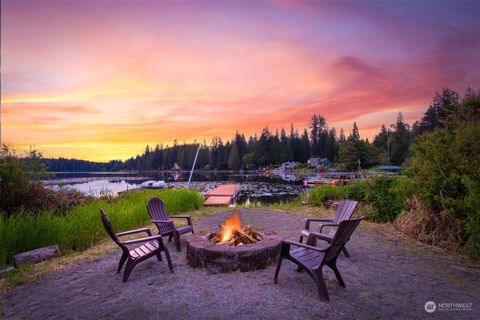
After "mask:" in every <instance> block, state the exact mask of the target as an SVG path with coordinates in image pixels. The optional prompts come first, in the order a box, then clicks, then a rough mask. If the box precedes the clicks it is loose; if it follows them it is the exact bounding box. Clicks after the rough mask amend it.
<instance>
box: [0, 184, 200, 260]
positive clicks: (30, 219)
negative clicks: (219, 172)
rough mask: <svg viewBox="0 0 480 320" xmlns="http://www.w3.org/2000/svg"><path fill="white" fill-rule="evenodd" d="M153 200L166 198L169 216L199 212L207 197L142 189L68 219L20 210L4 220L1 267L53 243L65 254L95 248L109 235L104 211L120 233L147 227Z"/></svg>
mask: <svg viewBox="0 0 480 320" xmlns="http://www.w3.org/2000/svg"><path fill="white" fill-rule="evenodd" d="M152 197H159V198H160V199H162V200H163V201H164V202H165V205H166V208H167V211H168V213H169V214H175V213H179V212H186V211H191V210H196V209H199V208H200V207H201V206H202V203H203V197H202V196H201V195H200V194H199V193H198V192H196V191H192V190H187V189H167V190H160V191H158V190H142V191H139V192H129V193H124V194H122V195H121V196H119V197H118V198H115V199H113V200H101V201H96V202H93V203H88V204H85V205H80V206H77V207H75V208H73V209H72V210H71V211H69V212H68V213H67V214H66V215H64V216H59V215H55V214H54V213H52V212H42V213H40V214H37V215H35V216H33V215H31V214H30V213H28V212H25V211H20V212H17V214H15V215H12V216H10V217H9V218H0V244H1V246H0V266H6V265H9V264H12V262H13V256H14V255H15V254H17V253H19V252H24V251H28V250H32V249H36V248H39V247H42V246H47V245H51V244H58V245H59V246H60V250H61V251H62V253H65V252H68V251H72V250H73V251H81V250H85V249H87V248H89V247H91V246H92V245H94V244H95V243H97V242H98V241H99V240H101V239H103V238H105V237H106V236H107V234H106V232H105V230H104V228H103V225H102V223H101V220H100V211H99V210H100V208H103V209H104V211H105V213H106V214H107V216H108V217H109V218H110V221H111V222H112V225H113V227H114V229H115V231H116V232H119V231H125V230H129V229H133V228H137V227H140V226H144V225H146V224H148V223H149V221H150V216H149V215H148V212H147V209H146V204H147V201H148V200H149V199H150V198H152Z"/></svg>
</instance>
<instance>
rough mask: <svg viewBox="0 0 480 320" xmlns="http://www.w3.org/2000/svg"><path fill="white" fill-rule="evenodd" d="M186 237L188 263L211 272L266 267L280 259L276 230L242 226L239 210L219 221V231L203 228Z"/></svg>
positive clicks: (279, 243)
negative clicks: (207, 230)
mask: <svg viewBox="0 0 480 320" xmlns="http://www.w3.org/2000/svg"><path fill="white" fill-rule="evenodd" d="M185 240H186V241H187V261H188V264H189V265H191V266H192V267H200V268H206V269H207V272H209V273H218V272H230V271H236V270H240V271H253V270H257V269H265V268H266V267H267V266H268V265H270V264H272V263H274V262H275V261H276V260H277V259H278V256H279V254H280V247H281V243H282V238H281V237H279V236H278V235H276V234H275V233H274V232H269V231H265V230H263V229H262V228H259V227H252V226H249V225H247V226H246V227H243V228H242V225H241V221H240V218H239V216H238V213H237V212H234V213H233V215H232V217H231V218H228V219H226V220H225V222H224V224H222V225H220V230H219V232H203V233H202V232H200V233H197V234H192V235H189V236H187V237H185Z"/></svg>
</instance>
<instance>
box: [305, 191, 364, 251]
mask: <svg viewBox="0 0 480 320" xmlns="http://www.w3.org/2000/svg"><path fill="white" fill-rule="evenodd" d="M357 204H358V201H355V200H342V201H340V203H339V204H338V207H337V211H336V212H335V217H333V219H325V218H305V229H303V230H302V231H301V235H300V240H299V241H300V243H302V241H303V237H306V238H308V236H309V235H310V233H311V232H312V231H311V230H310V223H311V222H320V226H319V229H318V230H319V231H318V232H319V233H320V234H321V235H318V236H317V237H316V238H314V239H313V240H314V241H313V242H312V243H308V244H310V245H315V244H316V239H317V238H319V239H321V240H324V241H327V242H331V241H332V239H333V237H334V236H335V232H336V231H337V228H338V225H339V224H340V222H342V221H344V220H349V219H350V218H351V217H352V215H353V213H354V212H355V209H356V208H357ZM325 227H329V228H330V230H329V231H328V232H324V233H322V231H323V228H325ZM343 253H344V254H345V257H347V258H350V255H349V254H348V251H347V248H345V247H343Z"/></svg>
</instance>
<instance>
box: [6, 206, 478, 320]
mask: <svg viewBox="0 0 480 320" xmlns="http://www.w3.org/2000/svg"><path fill="white" fill-rule="evenodd" d="M228 215H230V212H225V213H220V214H218V215H215V216H211V217H209V218H207V219H205V220H203V221H200V222H198V223H197V224H196V225H195V228H196V230H203V229H204V230H207V229H214V228H216V226H218V224H219V223H220V222H222V221H223V220H224V219H225V217H226V216H228ZM240 216H241V218H242V220H243V222H244V223H245V224H252V225H257V226H261V227H263V228H265V229H270V230H274V231H276V232H277V233H278V234H280V235H281V236H284V237H286V238H290V239H296V238H297V237H298V231H299V230H300V229H301V228H302V225H303V218H302V217H301V216H300V215H294V214H288V213H277V212H265V211H259V210H242V211H240ZM379 229H380V228H378V227H376V226H375V225H374V224H369V223H362V224H361V225H360V228H359V229H358V230H357V232H356V233H355V234H354V236H353V237H352V240H351V242H350V243H349V252H350V255H351V256H352V258H351V259H347V258H345V257H344V256H343V255H342V256H341V257H340V258H339V261H338V266H339V270H340V272H341V273H342V275H343V278H344V280H345V283H346V285H347V288H346V289H344V288H342V287H340V286H339V285H338V283H337V282H336V280H335V276H334V275H333V272H330V270H329V269H328V268H326V271H325V272H324V273H325V278H326V283H327V288H328V291H329V294H330V299H331V301H330V302H329V303H323V302H321V301H320V300H319V298H318V293H317V290H316V287H315V284H314V282H313V281H312V280H311V279H310V278H309V277H308V276H307V275H306V274H305V273H297V272H295V271H294V269H295V266H294V265H293V264H292V263H290V262H289V261H285V262H284V263H283V266H282V270H281V272H280V276H279V282H278V284H277V285H274V284H273V280H272V279H273V274H274V268H275V267H274V266H271V267H269V268H267V269H265V270H260V271H254V272H245V273H242V272H234V273H224V274H210V275H209V274H207V273H206V271H205V270H204V269H193V268H191V267H190V266H188V265H187V262H186V259H185V252H184V251H182V252H181V253H178V252H176V250H175V249H174V245H173V242H172V243H169V244H167V247H168V248H169V250H170V254H171V256H172V259H173V264H174V269H175V273H170V272H169V271H168V268H167V264H166V262H165V259H164V260H163V262H158V261H157V260H156V259H154V258H152V259H149V260H148V261H145V262H143V263H141V264H139V265H138V266H137V267H136V268H135V269H134V270H133V273H132V275H131V276H130V279H129V281H128V282H127V283H123V282H122V280H121V278H122V275H121V274H118V275H117V274H116V267H117V263H118V259H119V257H120V251H118V252H114V253H111V254H107V255H105V256H103V257H101V258H99V259H97V260H95V261H88V262H82V263H79V264H78V265H76V266H74V267H72V268H70V269H68V270H63V271H59V272H56V273H51V274H48V275H46V276H44V277H43V278H41V279H39V280H37V281H35V282H34V283H31V284H29V285H25V286H22V287H18V288H15V289H12V290H10V291H8V292H7V293H6V294H5V295H4V296H3V308H4V318H5V319H172V318H175V319H314V318H315V319H318V318H322V319H426V318H433V319H457V318H461V319H480V281H479V280H480V271H479V270H475V269H473V268H471V267H468V266H467V265H466V264H464V263H463V262H462V261H461V259H459V258H452V257H445V256H442V255H441V253H439V252H438V250H432V249H430V248H428V247H424V246H420V247H418V246H415V245H412V244H411V242H409V241H405V240H402V239H399V238H398V237H396V236H391V235H386V234H384V233H383V232H382V231H379ZM427 301H434V302H436V303H437V310H436V311H435V312H433V313H431V314H429V313H427V312H426V311H425V310H424V305H425V303H426V302H427ZM439 303H472V305H471V310H470V311H458V310H455V311H445V310H439V309H440V308H439V307H440V305H439Z"/></svg>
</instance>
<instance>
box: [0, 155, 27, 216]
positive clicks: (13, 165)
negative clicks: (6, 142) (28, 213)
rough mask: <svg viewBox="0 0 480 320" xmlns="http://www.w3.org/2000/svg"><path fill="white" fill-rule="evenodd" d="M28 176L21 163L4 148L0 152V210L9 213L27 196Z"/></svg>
mask: <svg viewBox="0 0 480 320" xmlns="http://www.w3.org/2000/svg"><path fill="white" fill-rule="evenodd" d="M28 185H29V183H28V175H27V171H26V168H25V166H24V164H23V163H22V161H21V160H20V159H19V158H18V157H17V156H16V155H15V154H14V153H13V152H11V151H9V150H8V148H7V147H6V146H3V148H2V150H1V151H0V210H1V211H3V212H6V213H11V212H13V211H15V210H16V209H17V208H19V207H21V206H22V204H23V201H24V199H25V197H27V195H28V191H29V188H28Z"/></svg>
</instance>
